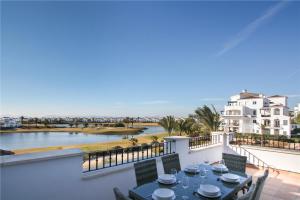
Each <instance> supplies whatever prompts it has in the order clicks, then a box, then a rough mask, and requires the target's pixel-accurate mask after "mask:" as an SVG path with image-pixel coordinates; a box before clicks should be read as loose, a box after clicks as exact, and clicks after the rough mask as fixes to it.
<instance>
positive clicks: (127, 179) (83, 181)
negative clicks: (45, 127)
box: [0, 133, 300, 200]
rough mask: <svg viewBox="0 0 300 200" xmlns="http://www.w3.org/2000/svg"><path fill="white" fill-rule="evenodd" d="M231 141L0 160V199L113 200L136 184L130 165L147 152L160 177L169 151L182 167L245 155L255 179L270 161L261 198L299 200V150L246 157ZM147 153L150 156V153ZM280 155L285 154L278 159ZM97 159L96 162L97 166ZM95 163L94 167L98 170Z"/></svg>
mask: <svg viewBox="0 0 300 200" xmlns="http://www.w3.org/2000/svg"><path fill="white" fill-rule="evenodd" d="M232 139H233V137H232V134H228V135H223V134H222V133H212V136H211V137H202V138H201V137H200V138H192V139H191V138H188V137H179V136H178V137H176V136H173V137H166V138H165V142H164V143H160V144H157V145H156V146H155V145H153V146H151V147H150V146H148V147H145V148H136V149H135V150H133V151H128V149H127V150H122V151H121V150H118V151H112V152H108V153H105V154H103V153H102V154H101V153H99V152H98V153H99V154H97V152H92V153H90V154H87V153H83V152H81V151H80V150H76V149H69V150H61V151H49V152H44V153H34V154H27V155H14V156H4V157H1V162H0V167H1V175H2V176H1V200H11V199H16V200H17V199H30V200H37V199H47V200H50V199H51V200H61V199H72V200H81V199H85V200H99V199H103V200H113V199H114V195H113V191H112V189H113V187H119V188H120V189H121V191H122V192H123V193H125V194H127V193H128V190H129V189H132V188H134V187H135V186H136V182H135V173H134V169H133V163H134V162H136V161H137V160H142V159H147V157H145V156H147V152H148V158H149V156H150V155H152V158H154V159H156V163H157V166H158V174H161V173H163V169H162V161H161V158H160V157H161V156H163V155H165V154H168V153H169V152H171V153H173V152H176V153H178V154H179V157H180V162H181V165H182V168H184V167H185V166H187V165H189V164H191V163H194V162H197V163H202V162H204V161H206V160H208V161H209V163H215V162H218V161H219V160H220V159H221V157H222V152H227V153H229V152H231V153H234V154H242V155H246V156H247V158H248V162H249V164H248V167H247V173H248V174H250V175H252V176H253V179H254V181H256V177H257V176H259V175H261V174H262V173H263V168H262V164H261V163H268V165H269V167H271V169H272V170H270V177H269V178H268V179H267V182H266V185H265V187H264V189H263V194H262V196H261V197H262V198H261V199H266V200H268V199H297V198H299V197H300V191H299V187H300V183H299V181H298V180H299V178H300V175H299V173H300V169H299V166H300V156H299V155H300V152H299V151H298V150H296V151H294V152H293V153H290V152H287V153H286V154H285V153H284V152H283V151H281V152H277V151H275V150H268V151H265V150H264V149H263V148H261V149H260V147H255V149H254V147H253V148H252V149H250V148H248V147H247V151H248V152H250V153H251V154H248V153H245V151H241V150H239V149H238V148H237V149H234V148H232V146H233V145H230V144H229V143H228V142H229V141H231V140H232ZM155 147H156V150H155ZM245 148H246V147H245ZM265 148H266V147H265ZM151 149H152V154H150V152H151ZM299 150H300V149H299ZM124 152H126V154H127V153H129V154H130V155H132V152H133V156H131V157H130V156H129V157H128V158H129V161H130V162H126V161H127V157H125V155H124ZM122 153H123V154H122ZM155 153H156V154H155ZM282 154H285V155H284V156H282ZM95 155H97V156H98V157H97V156H96V157H95ZM103 155H104V160H105V161H104V162H103ZM122 155H123V156H122ZM249 155H251V156H252V157H251V156H249ZM150 157H151V156H150ZM257 157H259V158H260V159H262V160H261V161H260V162H259V163H257V162H256V161H257ZM278 157H281V158H284V162H283V160H282V159H274V158H278ZM255 158H256V159H255ZM83 159H84V160H85V162H84V163H83ZM122 159H123V162H122ZM96 160H97V161H99V163H98V162H95V161H96ZM116 161H117V162H116ZM131 161H132V162H131ZM101 162H102V163H101ZM88 163H89V164H88ZM97 163H98V167H96V164H97ZM103 163H104V165H103ZM103 166H104V167H103ZM284 170H289V171H294V172H296V173H293V172H286V171H284ZM150 192H151V191H150Z"/></svg>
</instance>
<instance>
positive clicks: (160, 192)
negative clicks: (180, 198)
mask: <svg viewBox="0 0 300 200" xmlns="http://www.w3.org/2000/svg"><path fill="white" fill-rule="evenodd" d="M175 198H176V196H175V193H174V191H173V190H170V189H166V188H159V189H156V190H154V192H153V194H152V199H154V200H174V199H175Z"/></svg>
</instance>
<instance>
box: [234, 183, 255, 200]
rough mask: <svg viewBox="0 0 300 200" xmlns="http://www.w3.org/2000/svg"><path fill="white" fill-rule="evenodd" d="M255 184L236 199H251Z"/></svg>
mask: <svg viewBox="0 0 300 200" xmlns="http://www.w3.org/2000/svg"><path fill="white" fill-rule="evenodd" d="M255 186H256V185H255V184H252V185H251V187H250V188H249V190H248V192H247V193H246V194H244V195H243V196H240V197H238V198H237V199H236V200H252V198H253V194H254V191H255Z"/></svg>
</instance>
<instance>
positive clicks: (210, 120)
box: [194, 105, 221, 132]
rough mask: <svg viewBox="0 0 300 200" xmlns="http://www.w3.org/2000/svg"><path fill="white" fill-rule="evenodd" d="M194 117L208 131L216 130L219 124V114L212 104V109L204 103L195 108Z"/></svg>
mask: <svg viewBox="0 0 300 200" xmlns="http://www.w3.org/2000/svg"><path fill="white" fill-rule="evenodd" d="M194 117H195V118H196V119H197V120H198V122H199V123H200V124H201V125H202V126H203V127H204V128H205V129H207V130H208V131H209V132H212V131H217V130H218V129H219V127H220V125H221V120H220V114H219V113H218V112H217V111H216V109H215V107H214V106H213V105H212V109H210V108H209V107H208V106H206V105H204V106H203V107H202V108H197V110H195V115H194Z"/></svg>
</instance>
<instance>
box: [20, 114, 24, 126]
mask: <svg viewBox="0 0 300 200" xmlns="http://www.w3.org/2000/svg"><path fill="white" fill-rule="evenodd" d="M20 121H21V127H22V126H23V123H24V116H21V117H20Z"/></svg>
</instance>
